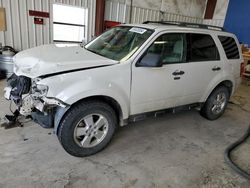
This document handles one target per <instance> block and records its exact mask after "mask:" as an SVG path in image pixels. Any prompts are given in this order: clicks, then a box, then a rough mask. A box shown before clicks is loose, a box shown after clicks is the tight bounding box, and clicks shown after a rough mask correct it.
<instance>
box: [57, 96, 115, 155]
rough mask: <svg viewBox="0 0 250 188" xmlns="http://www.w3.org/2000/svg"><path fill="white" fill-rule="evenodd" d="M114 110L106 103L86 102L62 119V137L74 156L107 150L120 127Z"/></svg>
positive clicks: (78, 105) (72, 109)
mask: <svg viewBox="0 0 250 188" xmlns="http://www.w3.org/2000/svg"><path fill="white" fill-rule="evenodd" d="M116 126H117V118H116V114H115V112H114V110H113V109H112V108H111V107H110V106H109V105H108V104H106V103H103V102H97V101H96V102H95V101H93V102H91V101H90V102H82V103H79V104H77V105H75V106H73V107H72V108H71V109H70V110H69V112H68V113H67V114H66V116H65V117H64V118H63V119H62V121H61V124H60V127H59V131H58V139H59V141H60V143H61V144H62V146H63V148H64V149H65V150H66V151H67V152H68V153H69V154H71V155H73V156H76V157H85V156H89V155H92V154H95V153H97V152H99V151H101V150H102V149H104V148H105V147H106V146H107V145H108V143H109V142H110V140H111V138H112V137H113V134H114V132H115V130H116Z"/></svg>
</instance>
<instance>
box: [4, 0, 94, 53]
mask: <svg viewBox="0 0 250 188" xmlns="http://www.w3.org/2000/svg"><path fill="white" fill-rule="evenodd" d="M53 3H61V4H65V5H72V6H78V7H84V8H88V26H87V28H86V29H87V33H88V36H87V40H90V39H91V38H92V37H93V36H94V33H95V24H94V23H95V7H96V6H95V3H96V0H0V7H3V8H5V10H6V31H0V43H2V45H3V46H4V45H8V46H13V47H14V48H15V49H16V50H24V49H28V48H31V47H35V46H39V45H42V44H49V43H52V42H53V38H52V37H53V32H52V31H53V23H52V22H53V13H52V10H53V9H52V5H53ZM29 10H36V11H44V12H49V13H50V17H49V18H44V24H43V25H36V24H34V17H33V16H29Z"/></svg>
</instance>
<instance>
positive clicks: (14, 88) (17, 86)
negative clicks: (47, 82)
mask: <svg viewBox="0 0 250 188" xmlns="http://www.w3.org/2000/svg"><path fill="white" fill-rule="evenodd" d="M39 81H40V79H39V78H37V79H30V78H28V77H24V76H16V75H15V74H13V75H12V76H11V77H10V78H9V79H8V80H7V87H6V88H5V89H4V97H5V98H6V99H7V100H11V101H13V102H14V103H15V104H16V107H17V110H18V111H19V113H20V114H21V115H23V116H26V117H27V116H29V117H32V119H33V120H34V121H35V122H37V123H38V124H40V125H41V126H42V127H45V128H52V127H53V126H54V119H55V114H56V111H57V110H58V109H59V108H66V107H67V106H68V105H67V104H65V103H64V102H62V101H60V100H59V99H56V98H52V97H47V96H46V95H47V92H48V89H49V88H48V87H47V86H44V85H39V84H38V83H39Z"/></svg>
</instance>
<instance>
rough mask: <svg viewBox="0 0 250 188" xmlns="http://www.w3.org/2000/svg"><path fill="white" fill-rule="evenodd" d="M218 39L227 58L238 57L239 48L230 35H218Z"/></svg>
mask: <svg viewBox="0 0 250 188" xmlns="http://www.w3.org/2000/svg"><path fill="white" fill-rule="evenodd" d="M219 40H220V42H221V44H222V46H223V48H224V51H225V53H226V56H227V59H239V58H240V54H239V49H238V46H237V44H236V42H235V40H234V38H232V37H226V36H219Z"/></svg>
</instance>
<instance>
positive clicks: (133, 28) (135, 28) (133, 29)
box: [129, 27, 147, 34]
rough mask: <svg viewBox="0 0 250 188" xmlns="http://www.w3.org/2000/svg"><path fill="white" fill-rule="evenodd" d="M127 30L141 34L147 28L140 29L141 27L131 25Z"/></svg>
mask: <svg viewBox="0 0 250 188" xmlns="http://www.w3.org/2000/svg"><path fill="white" fill-rule="evenodd" d="M129 31H131V32H134V33H139V34H143V33H145V32H146V31H147V30H146V29H142V28H138V27H132V28H131V29H130V30H129Z"/></svg>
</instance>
